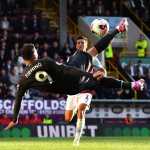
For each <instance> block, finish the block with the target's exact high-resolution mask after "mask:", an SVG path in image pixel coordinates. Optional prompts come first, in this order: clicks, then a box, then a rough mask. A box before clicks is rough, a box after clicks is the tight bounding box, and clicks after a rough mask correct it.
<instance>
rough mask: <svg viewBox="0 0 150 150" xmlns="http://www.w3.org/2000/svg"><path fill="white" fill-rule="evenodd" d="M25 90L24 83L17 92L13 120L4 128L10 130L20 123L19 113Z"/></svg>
mask: <svg viewBox="0 0 150 150" xmlns="http://www.w3.org/2000/svg"><path fill="white" fill-rule="evenodd" d="M25 91H26V90H25V87H24V86H23V85H19V87H18V90H17V93H16V99H15V104H14V110H13V120H12V121H11V122H10V123H9V124H8V126H7V127H6V128H5V129H4V130H8V129H10V128H12V127H14V126H15V125H16V124H17V123H18V115H19V111H20V107H21V101H22V97H23V95H24V93H25Z"/></svg>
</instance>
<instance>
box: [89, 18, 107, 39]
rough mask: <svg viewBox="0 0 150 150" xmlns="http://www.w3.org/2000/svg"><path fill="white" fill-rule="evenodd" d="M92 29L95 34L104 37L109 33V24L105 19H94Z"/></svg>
mask: <svg viewBox="0 0 150 150" xmlns="http://www.w3.org/2000/svg"><path fill="white" fill-rule="evenodd" d="M90 28H91V31H92V32H93V33H96V34H97V35H99V36H104V35H106V34H107V33H108V32H109V23H108V21H107V20H105V19H94V20H93V21H92V23H91V27H90Z"/></svg>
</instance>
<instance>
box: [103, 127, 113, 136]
mask: <svg viewBox="0 0 150 150" xmlns="http://www.w3.org/2000/svg"><path fill="white" fill-rule="evenodd" d="M112 135H113V130H112V128H104V136H112Z"/></svg>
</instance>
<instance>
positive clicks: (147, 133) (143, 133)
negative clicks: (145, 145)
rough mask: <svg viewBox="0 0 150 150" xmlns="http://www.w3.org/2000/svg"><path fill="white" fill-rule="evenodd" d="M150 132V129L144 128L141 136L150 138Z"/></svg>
mask: <svg viewBox="0 0 150 150" xmlns="http://www.w3.org/2000/svg"><path fill="white" fill-rule="evenodd" d="M149 135H150V130H149V129H148V128H142V129H141V136H149Z"/></svg>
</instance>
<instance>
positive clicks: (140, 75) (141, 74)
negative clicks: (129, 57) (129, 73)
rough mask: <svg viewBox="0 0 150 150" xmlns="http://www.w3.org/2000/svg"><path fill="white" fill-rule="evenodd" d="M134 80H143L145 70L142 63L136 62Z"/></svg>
mask: <svg viewBox="0 0 150 150" xmlns="http://www.w3.org/2000/svg"><path fill="white" fill-rule="evenodd" d="M135 73H136V79H140V78H144V77H145V73H146V68H145V67H144V66H143V64H142V61H141V60H138V62H137V64H136V66H135Z"/></svg>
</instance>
